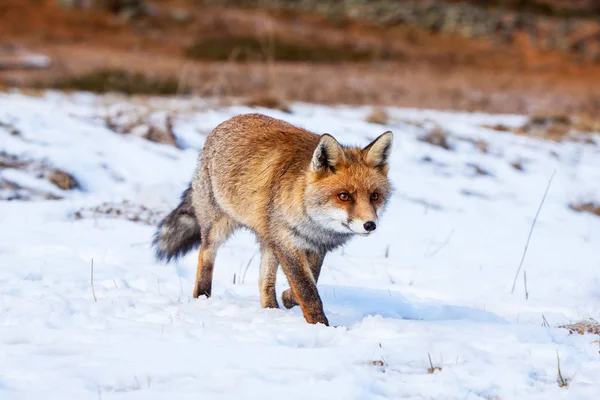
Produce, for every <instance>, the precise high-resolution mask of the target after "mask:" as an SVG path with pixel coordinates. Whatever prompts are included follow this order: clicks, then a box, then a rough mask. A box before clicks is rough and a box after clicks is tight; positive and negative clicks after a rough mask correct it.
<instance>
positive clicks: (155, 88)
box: [34, 69, 190, 96]
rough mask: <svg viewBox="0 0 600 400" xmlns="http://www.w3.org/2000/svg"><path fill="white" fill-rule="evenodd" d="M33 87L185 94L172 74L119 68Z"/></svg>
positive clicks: (62, 78) (95, 91)
mask: <svg viewBox="0 0 600 400" xmlns="http://www.w3.org/2000/svg"><path fill="white" fill-rule="evenodd" d="M34 86H35V87H37V88H46V89H60V90H80V91H86V92H94V93H107V92H116V93H124V94H126V95H133V94H146V95H161V96H167V95H177V94H182V93H189V92H190V90H189V89H188V88H185V87H183V88H182V87H181V85H180V82H178V80H177V79H175V78H173V77H165V76H161V77H151V76H147V75H144V74H142V73H139V72H128V71H124V70H120V69H99V70H95V71H91V72H86V73H82V74H80V75H70V76H65V77H60V78H57V79H55V80H52V81H48V82H38V83H36V84H35V85H34Z"/></svg>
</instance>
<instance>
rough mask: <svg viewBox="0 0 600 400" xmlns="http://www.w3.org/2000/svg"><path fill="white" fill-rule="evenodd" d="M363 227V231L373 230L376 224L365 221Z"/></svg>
mask: <svg viewBox="0 0 600 400" xmlns="http://www.w3.org/2000/svg"><path fill="white" fill-rule="evenodd" d="M363 227H364V228H365V231H367V232H373V231H374V230H375V229H376V228H377V225H376V224H375V222H373V221H367V222H365V224H364V225H363Z"/></svg>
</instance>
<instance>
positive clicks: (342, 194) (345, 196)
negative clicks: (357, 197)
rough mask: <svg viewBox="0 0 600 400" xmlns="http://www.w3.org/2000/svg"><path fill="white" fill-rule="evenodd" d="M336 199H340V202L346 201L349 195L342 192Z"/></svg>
mask: <svg viewBox="0 0 600 400" xmlns="http://www.w3.org/2000/svg"><path fill="white" fill-rule="evenodd" d="M338 199H340V200H341V201H348V200H350V195H349V194H348V193H346V192H342V193H340V194H338Z"/></svg>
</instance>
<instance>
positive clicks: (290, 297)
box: [281, 251, 325, 308]
mask: <svg viewBox="0 0 600 400" xmlns="http://www.w3.org/2000/svg"><path fill="white" fill-rule="evenodd" d="M306 258H307V260H308V265H309V267H310V271H311V273H312V276H313V278H314V280H315V283H317V282H318V281H319V275H321V267H322V266H323V260H324V259H325V253H314V252H311V251H309V252H307V253H306ZM281 300H282V302H283V306H284V307H285V308H292V307H295V306H297V305H299V303H298V301H297V300H296V297H295V296H294V292H292V289H287V290H286V291H284V292H283V294H282V295H281Z"/></svg>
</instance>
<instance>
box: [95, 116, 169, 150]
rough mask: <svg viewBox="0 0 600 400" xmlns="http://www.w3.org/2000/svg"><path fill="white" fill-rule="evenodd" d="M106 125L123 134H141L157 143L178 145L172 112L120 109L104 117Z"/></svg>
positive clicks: (140, 135)
mask: <svg viewBox="0 0 600 400" xmlns="http://www.w3.org/2000/svg"><path fill="white" fill-rule="evenodd" d="M104 123H105V124H106V127H107V128H108V129H110V130H111V131H113V132H116V133H120V134H123V135H134V136H139V137H141V138H143V139H146V140H149V141H151V142H155V143H162V144H168V145H170V146H174V147H178V148H179V145H178V143H177V138H176V137H175V133H174V132H173V117H172V116H171V115H170V114H152V113H147V114H146V113H140V112H139V110H135V111H131V112H126V111H123V110H119V111H117V112H116V113H114V114H107V115H106V116H105V117H104Z"/></svg>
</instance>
